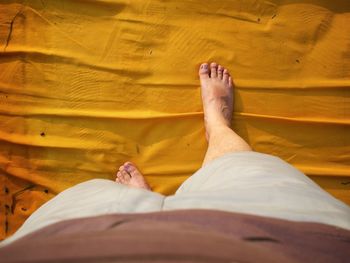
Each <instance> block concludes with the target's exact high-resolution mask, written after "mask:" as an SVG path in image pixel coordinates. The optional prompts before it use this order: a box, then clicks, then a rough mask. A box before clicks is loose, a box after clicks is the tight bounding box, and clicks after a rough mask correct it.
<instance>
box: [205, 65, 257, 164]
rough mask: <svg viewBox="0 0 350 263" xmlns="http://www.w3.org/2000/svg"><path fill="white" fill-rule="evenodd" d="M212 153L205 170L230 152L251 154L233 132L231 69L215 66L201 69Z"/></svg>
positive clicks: (207, 134) (206, 157)
mask: <svg viewBox="0 0 350 263" xmlns="http://www.w3.org/2000/svg"><path fill="white" fill-rule="evenodd" d="M199 77H200V81H201V94H202V101H203V109H204V122H205V129H206V138H207V140H208V149H207V153H206V155H205V158H204V161H203V164H202V166H204V165H205V164H207V163H208V162H210V161H212V160H214V159H216V158H218V157H220V156H222V155H224V154H226V153H229V152H241V151H251V150H252V149H251V148H250V146H249V145H248V144H247V143H246V142H245V141H244V140H243V139H242V138H241V137H240V136H239V135H238V134H237V133H235V132H234V131H233V130H232V129H231V120H232V114H233V83H232V79H231V76H230V74H229V72H228V70H227V69H224V68H223V67H222V66H221V65H219V66H218V65H217V64H216V63H211V64H210V67H209V65H208V64H207V63H204V64H202V65H201V66H200V68H199Z"/></svg>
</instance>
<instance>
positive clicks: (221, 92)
mask: <svg viewBox="0 0 350 263" xmlns="http://www.w3.org/2000/svg"><path fill="white" fill-rule="evenodd" d="M199 78H200V82H201V94H202V101H203V109H204V123H205V129H206V138H207V140H209V137H210V131H211V130H212V129H213V128H215V126H220V125H226V126H228V127H231V120H232V114H233V83H232V79H231V76H230V74H229V72H228V70H227V69H225V68H224V67H222V66H221V65H217V64H216V63H215V62H213V63H211V64H210V66H209V65H208V63H203V64H202V65H201V66H200V68H199Z"/></svg>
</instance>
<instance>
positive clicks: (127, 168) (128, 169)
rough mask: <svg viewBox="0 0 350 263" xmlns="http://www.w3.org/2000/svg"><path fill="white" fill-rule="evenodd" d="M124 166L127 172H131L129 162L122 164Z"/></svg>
mask: <svg viewBox="0 0 350 263" xmlns="http://www.w3.org/2000/svg"><path fill="white" fill-rule="evenodd" d="M124 167H125V170H126V171H127V172H129V173H130V172H131V165H130V164H127V165H125V166H124Z"/></svg>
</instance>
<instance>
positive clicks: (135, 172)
mask: <svg viewBox="0 0 350 263" xmlns="http://www.w3.org/2000/svg"><path fill="white" fill-rule="evenodd" d="M124 169H125V170H126V171H127V172H128V173H130V175H131V176H133V177H134V176H140V175H141V173H140V171H139V170H138V169H137V168H136V166H135V165H134V164H133V163H131V162H126V163H125V164H124Z"/></svg>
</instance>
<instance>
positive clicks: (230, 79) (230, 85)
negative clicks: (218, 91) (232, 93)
mask: <svg viewBox="0 0 350 263" xmlns="http://www.w3.org/2000/svg"><path fill="white" fill-rule="evenodd" d="M228 85H229V87H230V88H233V82H232V78H231V77H228Z"/></svg>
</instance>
